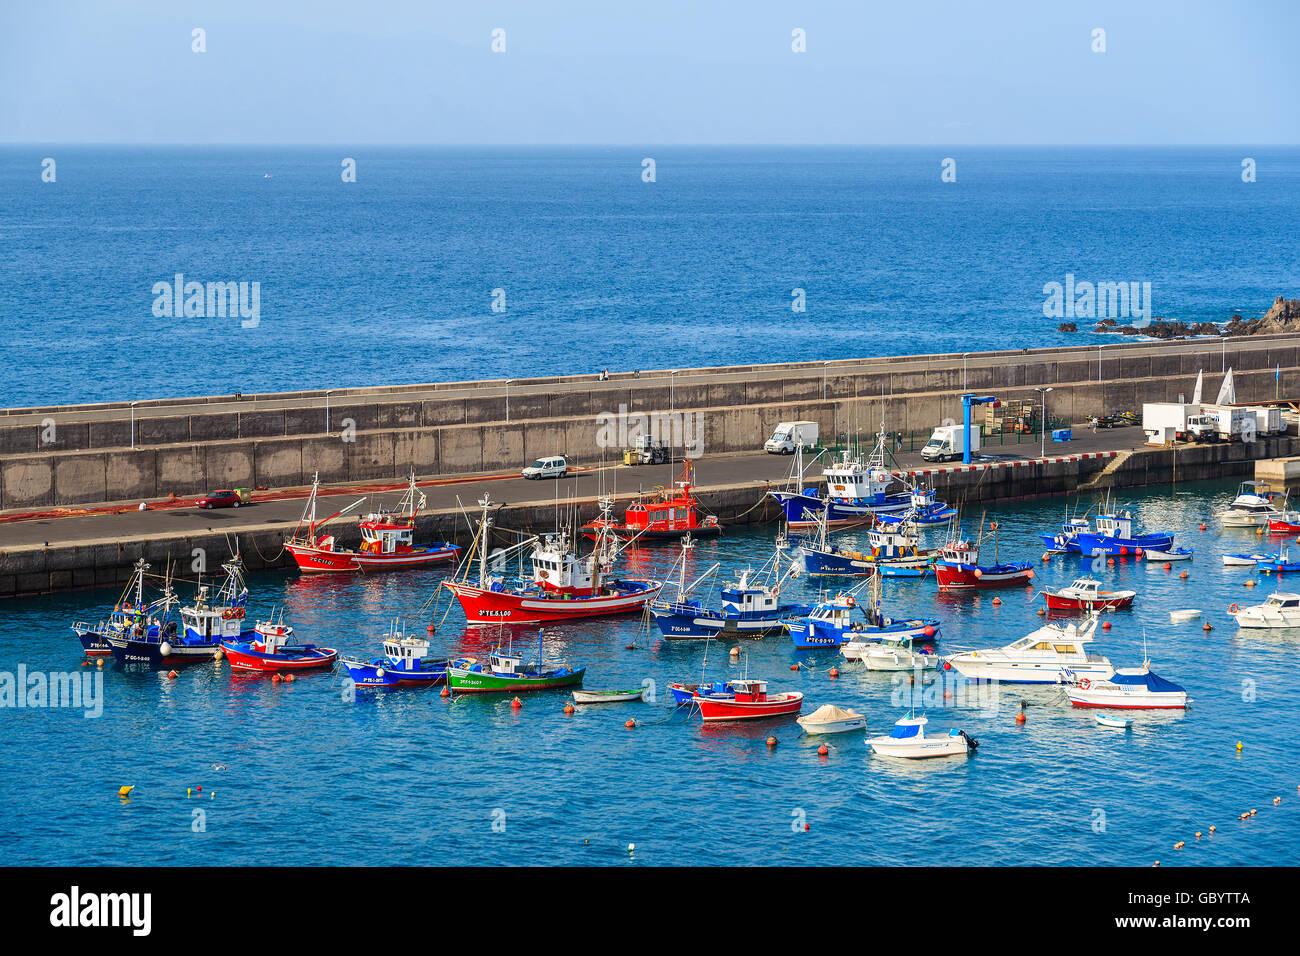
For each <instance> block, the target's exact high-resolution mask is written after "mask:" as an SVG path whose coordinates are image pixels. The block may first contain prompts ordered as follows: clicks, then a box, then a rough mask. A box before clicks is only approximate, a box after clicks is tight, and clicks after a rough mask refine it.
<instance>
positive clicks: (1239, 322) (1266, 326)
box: [1223, 296, 1300, 335]
mask: <svg viewBox="0 0 1300 956" xmlns="http://www.w3.org/2000/svg"><path fill="white" fill-rule="evenodd" d="M1297 332H1300V299H1284V298H1282V296H1278V297H1277V298H1276V299H1274V300H1273V305H1272V307H1271V308H1270V309H1269V310H1268V311H1267V312H1265V313H1264V316H1263V318H1259V319H1242V317H1241V315H1240V314H1237V315H1234V316H1233V317H1232V319H1231V321H1229V322H1228V324H1227V326H1226V327H1225V328H1224V330H1223V334H1224V335H1279V334H1288V333H1297Z"/></svg>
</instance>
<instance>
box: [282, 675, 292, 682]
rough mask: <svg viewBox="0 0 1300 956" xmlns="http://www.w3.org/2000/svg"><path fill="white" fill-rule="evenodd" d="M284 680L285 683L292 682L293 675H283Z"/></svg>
mask: <svg viewBox="0 0 1300 956" xmlns="http://www.w3.org/2000/svg"><path fill="white" fill-rule="evenodd" d="M284 679H285V680H286V681H292V680H293V675H292V674H285V675H284Z"/></svg>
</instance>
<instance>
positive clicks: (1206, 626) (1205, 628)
mask: <svg viewBox="0 0 1300 956" xmlns="http://www.w3.org/2000/svg"><path fill="white" fill-rule="evenodd" d="M1201 630H1202V631H1212V630H1214V628H1212V627H1211V626H1210V622H1209V621H1206V622H1205V623H1204V624H1203V625H1201Z"/></svg>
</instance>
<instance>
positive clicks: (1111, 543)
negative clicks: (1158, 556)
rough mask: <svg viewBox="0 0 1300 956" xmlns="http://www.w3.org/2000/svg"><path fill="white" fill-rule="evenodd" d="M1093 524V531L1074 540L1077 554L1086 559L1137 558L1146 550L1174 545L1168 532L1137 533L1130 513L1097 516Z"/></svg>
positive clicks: (1086, 532) (1162, 548)
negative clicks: (1108, 557)
mask: <svg viewBox="0 0 1300 956" xmlns="http://www.w3.org/2000/svg"><path fill="white" fill-rule="evenodd" d="M1094 522H1095V528H1094V529H1093V530H1090V531H1081V532H1079V535H1078V537H1077V538H1076V539H1075V540H1076V541H1077V542H1078V544H1079V553H1080V554H1083V555H1086V556H1088V557H1097V556H1099V555H1130V554H1131V555H1134V556H1135V557H1140V556H1141V555H1142V553H1143V552H1144V551H1146V550H1148V549H1154V550H1156V551H1169V550H1171V549H1172V548H1173V546H1174V536H1173V535H1172V534H1169V533H1167V532H1154V533H1149V534H1136V533H1135V532H1134V531H1133V514H1132V512H1130V511H1123V512H1118V511H1117V512H1113V513H1109V514H1099V515H1097V517H1096V518H1095V519H1094Z"/></svg>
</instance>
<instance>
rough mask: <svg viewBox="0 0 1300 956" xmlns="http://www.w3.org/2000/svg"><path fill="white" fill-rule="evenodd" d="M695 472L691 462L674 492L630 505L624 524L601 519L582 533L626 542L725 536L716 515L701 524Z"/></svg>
mask: <svg viewBox="0 0 1300 956" xmlns="http://www.w3.org/2000/svg"><path fill="white" fill-rule="evenodd" d="M693 483H694V468H693V467H692V465H691V463H690V462H689V461H687V462H686V467H685V468H684V469H683V470H682V475H681V478H679V479H678V480H677V483H676V485H675V486H674V487H673V488H665V489H664V490H663V491H662V492H660V493H659V494H658V495H657V496H656V497H654V498H653V499H652V500H650V501H645V502H640V501H638V502H636V503H635V504H631V505H628V507H627V510H626V511H625V512H623V523H622V524H618V523H617V522H612V521H610V520H609V519H608V518H607V517H603V516H602V517H600V518H597V519H596V520H594V521H589V522H587V523H586V524H585V525H583V526H582V533H583V534H584V535H586V536H587V537H588V538H590V539H591V540H593V541H595V540H596V538H597V537H599V535H600V533H601V531H604V532H605V533H606V534H610V535H612V536H614V537H616V538H620V539H622V540H624V541H630V540H631V539H632V538H636V539H637V540H638V541H678V540H681V539H682V538H684V537H686V536H687V535H690V536H691V537H692V538H712V537H716V536H717V535H720V534H722V525H720V524H718V519H717V518H716V517H715V516H713V515H707V516H705V518H704V519H703V520H702V521H701V520H700V516H699V503H698V502H697V501H696V500H695V497H694V496H693V495H692V494H691V485H692V484H693Z"/></svg>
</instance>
